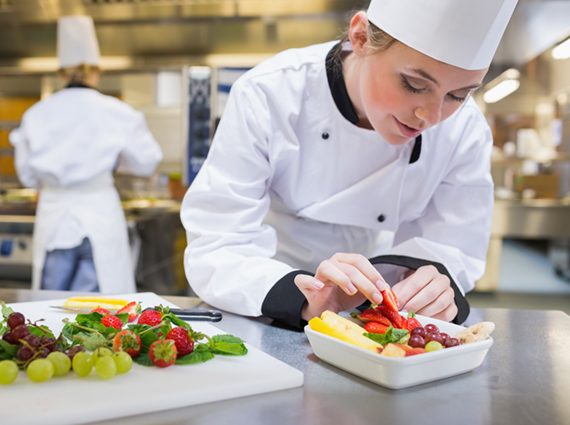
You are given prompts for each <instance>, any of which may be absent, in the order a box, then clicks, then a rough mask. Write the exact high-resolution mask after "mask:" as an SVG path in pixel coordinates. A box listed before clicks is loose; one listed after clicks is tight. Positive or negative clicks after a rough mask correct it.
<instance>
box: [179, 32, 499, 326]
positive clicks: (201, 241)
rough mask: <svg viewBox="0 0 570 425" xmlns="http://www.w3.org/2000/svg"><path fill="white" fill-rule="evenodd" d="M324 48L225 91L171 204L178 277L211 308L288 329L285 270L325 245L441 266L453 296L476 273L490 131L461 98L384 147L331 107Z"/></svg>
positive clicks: (320, 255) (276, 62)
mask: <svg viewBox="0 0 570 425" xmlns="http://www.w3.org/2000/svg"><path fill="white" fill-rule="evenodd" d="M333 45H334V43H326V44H322V45H316V46H311V47H307V48H303V49H292V50H288V51H285V52H282V53H280V54H278V55H277V56H275V57H273V58H271V59H269V60H267V61H265V62H264V63H262V64H260V65H258V66H257V67H256V68H254V69H253V70H251V71H249V72H248V73H246V74H245V75H244V76H243V77H242V78H240V79H239V80H238V81H237V82H236V83H235V84H234V86H233V87H232V90H231V93H230V96H229V100H228V104H227V106H226V109H225V111H224V114H223V117H222V120H221V122H220V124H219V127H218V129H217V132H216V135H215V137H214V140H213V143H212V146H211V150H210V153H209V155H208V158H207V159H206V162H205V164H204V165H203V167H202V169H201V170H200V172H199V174H198V176H197V177H196V179H195V181H194V182H193V184H192V185H191V187H190V189H189V190H188V192H187V194H186V196H185V198H184V201H183V206H182V212H181V218H182V222H183V224H184V226H185V228H186V231H187V239H188V246H187V248H186V251H185V259H184V263H185V270H186V275H187V279H188V281H189V283H190V285H191V287H192V289H193V290H194V291H195V292H196V293H197V294H198V295H199V296H200V297H201V298H202V299H203V300H205V301H206V302H208V303H210V304H212V305H214V306H217V307H219V308H222V309H225V310H228V311H231V312H235V313H238V314H243V315H249V316H259V315H261V314H265V315H267V316H271V317H274V318H276V319H278V320H282V321H284V322H288V323H287V324H289V325H293V326H299V325H300V323H301V321H300V318H299V314H300V309H301V307H302V304H303V302H304V301H305V300H304V298H303V297H302V295H301V294H300V292H299V291H298V290H297V291H296V292H295V290H296V288H294V284H293V277H294V275H295V274H297V273H299V270H302V272H303V271H304V272H311V273H314V271H315V269H316V267H317V265H318V264H319V263H320V262H321V261H323V260H324V259H327V258H329V257H330V256H331V255H332V254H334V253H336V252H353V253H360V254H362V255H364V256H366V257H373V256H376V255H379V254H401V255H407V256H412V257H418V258H423V259H427V260H433V261H436V262H439V263H443V264H444V265H445V266H446V267H447V269H448V270H449V272H450V274H451V276H452V278H453V280H454V281H455V282H457V284H458V286H459V287H460V290H461V291H462V292H466V291H469V290H470V289H472V288H473V286H474V281H475V280H476V279H477V278H478V277H480V276H481V275H482V273H483V271H484V266H485V257H486V251H487V244H488V239H489V234H490V223H491V212H492V203H493V191H492V180H491V175H490V153H491V147H492V140H491V133H490V129H489V127H488V125H487V123H486V121H485V119H484V117H483V115H482V113H481V112H480V110H479V109H478V108H477V106H476V104H475V102H474V101H473V100H472V99H469V100H468V101H467V102H466V103H465V104H464V105H463V106H462V107H461V108H460V109H459V110H458V111H457V112H456V113H455V114H454V115H453V116H451V117H450V118H448V119H447V120H445V121H444V122H442V123H440V124H438V125H436V126H434V127H432V128H430V129H428V130H426V131H425V132H424V133H423V134H422V141H421V154H420V156H419V158H417V160H414V161H410V158H411V155H412V151H413V149H414V146H415V142H414V141H413V140H412V141H410V143H408V144H405V145H400V146H394V145H390V144H388V143H387V142H386V141H385V140H383V138H382V136H380V134H378V133H377V132H375V131H372V130H367V129H364V128H360V127H357V126H356V125H354V124H353V123H351V122H349V121H348V120H347V119H346V118H345V117H344V116H343V115H342V114H341V112H340V111H339V109H338V108H337V106H336V104H335V102H334V100H333V97H332V94H331V89H330V88H329V85H328V83H327V72H326V67H325V57H326V55H327V53H328V52H329V51H330V50H331V48H332V47H333ZM416 143H417V141H416ZM390 283H395V282H390ZM291 288H294V289H291ZM292 310H293V313H292V312H291V311H292Z"/></svg>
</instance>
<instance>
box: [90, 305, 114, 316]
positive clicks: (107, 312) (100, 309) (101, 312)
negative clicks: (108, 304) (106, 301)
mask: <svg viewBox="0 0 570 425" xmlns="http://www.w3.org/2000/svg"><path fill="white" fill-rule="evenodd" d="M91 313H99V314H102V315H103V316H105V315H106V314H111V312H110V311H109V310H107V309H106V308H101V307H97V308H94V309H93V310H91Z"/></svg>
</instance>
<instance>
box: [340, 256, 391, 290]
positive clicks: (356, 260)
mask: <svg viewBox="0 0 570 425" xmlns="http://www.w3.org/2000/svg"><path fill="white" fill-rule="evenodd" d="M331 261H333V262H335V263H347V264H351V265H352V266H354V267H356V268H357V269H358V270H359V271H360V272H361V273H362V274H363V275H364V276H366V278H367V279H368V280H369V281H370V282H372V283H373V284H374V285H375V286H376V288H377V289H378V291H385V290H386V289H388V288H390V285H388V284H387V283H386V281H385V280H384V278H383V277H382V275H381V274H380V272H379V271H378V270H376V267H374V266H373V265H372V263H370V261H368V259H367V258H366V257H365V256H364V255H361V254H353V253H343V252H339V253H336V254H334V255H333V256H332V257H331Z"/></svg>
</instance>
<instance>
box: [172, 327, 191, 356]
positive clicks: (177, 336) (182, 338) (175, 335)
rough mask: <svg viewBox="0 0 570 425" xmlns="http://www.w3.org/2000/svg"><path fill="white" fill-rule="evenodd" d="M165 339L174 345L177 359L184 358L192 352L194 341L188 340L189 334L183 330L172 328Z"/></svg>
mask: <svg viewBox="0 0 570 425" xmlns="http://www.w3.org/2000/svg"><path fill="white" fill-rule="evenodd" d="M166 339H171V340H172V341H174V344H175V345H176V350H177V351H178V357H182V356H185V355H186V354H190V353H191V352H192V351H194V341H193V340H192V338H190V334H189V333H188V331H187V330H186V329H184V328H181V327H177V328H172V329H171V330H170V332H168V334H167V335H166Z"/></svg>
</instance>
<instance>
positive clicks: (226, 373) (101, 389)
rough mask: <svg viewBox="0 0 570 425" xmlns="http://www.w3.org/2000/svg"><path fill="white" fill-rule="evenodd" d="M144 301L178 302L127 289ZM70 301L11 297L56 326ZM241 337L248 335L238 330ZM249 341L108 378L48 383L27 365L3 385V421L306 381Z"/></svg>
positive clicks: (83, 415)
mask: <svg viewBox="0 0 570 425" xmlns="http://www.w3.org/2000/svg"><path fill="white" fill-rule="evenodd" d="M120 298H125V299H128V300H134V301H141V303H142V306H143V308H145V307H154V306H155V305H159V304H162V305H169V306H171V307H175V305H174V304H172V303H169V302H168V301H166V300H165V299H164V298H161V297H159V296H158V295H156V294H153V293H137V294H130V295H122V296H120ZM62 302H63V300H52V301H40V302H29V303H16V304H10V306H11V307H12V308H13V309H14V311H20V312H22V313H23V314H24V315H25V316H26V318H29V319H30V320H32V321H34V320H38V319H40V318H43V319H45V322H43V323H45V324H46V325H48V326H49V328H50V329H51V330H52V331H54V333H56V335H57V334H58V333H59V332H60V330H61V328H62V327H63V324H62V319H63V318H65V317H70V318H73V317H74V315H73V314H67V313H61V312H58V311H54V309H50V308H49V306H50V305H61V303H62ZM191 324H192V327H193V328H194V329H196V330H199V331H202V332H204V333H206V334H207V335H210V336H212V335H216V334H223V333H225V332H223V331H222V330H220V329H218V328H216V327H214V326H212V325H211V324H208V323H203V322H191ZM236 336H238V337H239V336H240V335H236ZM246 345H247V348H248V350H249V351H248V353H247V354H246V355H245V356H239V357H230V356H218V355H216V357H215V358H214V359H213V360H210V361H208V362H206V363H200V364H195V365H186V366H177V365H174V366H170V367H168V368H165V369H160V368H156V367H145V366H140V365H138V364H133V369H132V370H131V371H130V372H129V373H127V374H126V375H118V376H116V377H115V378H113V379H111V380H108V381H105V380H101V379H99V378H98V377H97V376H96V375H95V374H94V373H93V374H92V376H90V377H88V378H78V377H76V376H75V375H74V374H73V373H70V374H68V375H67V376H65V377H61V378H53V379H51V380H49V381H47V382H43V383H33V382H32V381H30V380H29V379H28V378H27V377H26V376H25V373H24V372H20V376H18V378H17V380H16V381H15V382H14V383H13V384H11V385H0V412H1V413H0V418H1V420H0V422H1V423H2V424H10V425H16V424H25V425H33V424H42V425H50V424H59V425H63V424H81V423H87V422H95V421H101V420H106V419H112V418H118V417H123V416H130V415H136V414H141V413H148V412H154V411H159V410H167V409H173V408H177V407H183V406H191V405H194V404H200V403H207V402H212V401H219V400H225V399H230V398H235V397H243V396H249V395H253V394H261V393H266V392H271V391H277V390H283V389H287V388H294V387H299V386H302V385H303V374H302V373H301V372H300V371H298V370H297V369H295V368H293V367H291V366H289V365H287V364H285V363H283V362H281V361H280V360H277V359H276V358H274V357H271V356H270V355H268V354H265V353H264V352H262V351H260V350H258V349H256V348H253V347H251V346H250V345H248V344H247V341H246Z"/></svg>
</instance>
